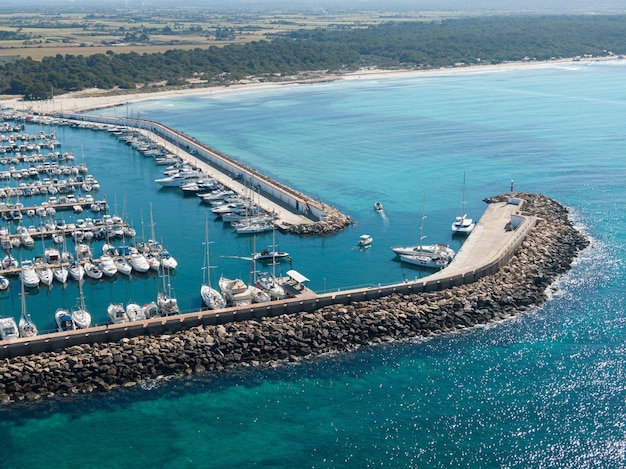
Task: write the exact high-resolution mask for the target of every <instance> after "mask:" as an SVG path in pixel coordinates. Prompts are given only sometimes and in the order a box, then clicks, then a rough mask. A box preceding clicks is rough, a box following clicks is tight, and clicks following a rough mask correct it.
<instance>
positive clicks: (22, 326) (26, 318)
mask: <svg viewBox="0 0 626 469" xmlns="http://www.w3.org/2000/svg"><path fill="white" fill-rule="evenodd" d="M20 289H21V291H20V293H21V295H22V315H21V316H20V321H19V323H18V329H19V333H20V336H21V337H35V336H36V335H37V334H39V331H38V330H37V326H35V323H34V322H33V320H32V319H31V317H30V314H28V313H27V312H26V292H25V291H24V282H22V281H20Z"/></svg>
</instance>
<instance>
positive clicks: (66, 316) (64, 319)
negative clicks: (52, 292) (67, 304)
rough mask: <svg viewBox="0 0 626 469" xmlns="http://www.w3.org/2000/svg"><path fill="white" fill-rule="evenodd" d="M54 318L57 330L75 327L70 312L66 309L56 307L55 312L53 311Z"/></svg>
mask: <svg viewBox="0 0 626 469" xmlns="http://www.w3.org/2000/svg"><path fill="white" fill-rule="evenodd" d="M54 319H55V321H56V323H57V330H58V331H59V332H66V331H73V330H75V329H76V324H75V323H74V320H73V319H72V316H71V314H70V313H69V311H68V310H66V309H63V308H59V309H57V311H56V313H54Z"/></svg>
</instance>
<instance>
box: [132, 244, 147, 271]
mask: <svg viewBox="0 0 626 469" xmlns="http://www.w3.org/2000/svg"><path fill="white" fill-rule="evenodd" d="M128 262H129V263H130V265H131V267H132V268H133V270H136V271H137V272H147V271H148V270H150V264H148V261H147V260H146V258H145V257H144V255H143V254H141V253H140V252H139V251H137V249H133V248H131V252H130V259H129V261H128Z"/></svg>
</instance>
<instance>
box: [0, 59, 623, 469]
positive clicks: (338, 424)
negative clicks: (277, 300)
mask: <svg viewBox="0 0 626 469" xmlns="http://www.w3.org/2000/svg"><path fill="white" fill-rule="evenodd" d="M625 71H626V63H624V62H622V61H614V62H610V63H597V64H567V65H561V66H555V67H545V68H527V69H511V70H505V71H501V72H483V73H462V74H456V73H455V74H451V75H448V76H430V77H429V76H422V77H409V78H407V77H404V78H397V79H384V80H376V79H365V78H363V79H360V80H353V81H344V82H336V83H327V84H315V85H302V86H284V87H278V88H274V89H271V90H248V91H245V90H244V91H237V92H229V93H207V94H206V95H203V96H200V97H199V96H194V97H189V98H180V97H177V98H172V99H159V100H151V101H145V102H143V103H137V104H133V105H130V106H128V108H124V107H122V108H114V109H110V110H107V111H103V113H106V114H107V115H116V114H117V115H128V114H131V115H139V116H140V117H142V118H148V119H154V120H158V121H162V122H164V123H165V124H167V125H170V126H172V127H175V128H177V129H180V130H182V131H184V132H186V133H188V134H190V135H192V136H194V137H196V138H198V139H200V140H202V141H204V142H206V143H208V144H210V145H211V146H213V147H215V148H218V149H219V150H221V151H224V152H226V153H228V154H230V155H232V156H234V157H236V158H239V159H241V160H242V161H244V162H246V163H248V164H250V165H252V166H255V167H258V168H259V169H261V170H262V171H264V172H267V173H269V174H271V175H272V176H273V177H275V178H276V179H279V180H280V181H283V182H285V183H287V184H289V185H290V186H292V187H294V188H296V189H299V190H302V191H303V192H306V193H308V194H311V195H314V196H316V197H319V198H321V199H323V200H325V201H327V202H328V203H330V204H332V205H334V206H336V207H337V208H339V209H340V210H342V211H343V212H345V213H347V214H349V215H350V216H351V217H352V218H353V219H354V220H355V222H356V225H355V226H354V227H351V228H349V229H347V230H345V231H344V232H342V233H339V234H336V235H332V236H328V237H325V238H296V237H293V236H285V235H278V241H279V246H280V248H281V249H283V250H287V251H289V252H290V253H291V255H292V257H293V264H294V265H293V267H294V268H296V269H297V270H299V271H301V272H302V273H303V274H304V275H306V276H307V277H308V278H310V279H311V282H310V283H311V287H312V288H313V289H315V290H319V291H322V290H330V289H336V288H344V287H348V286H356V285H364V284H372V283H378V282H381V283H388V282H393V281H399V280H401V279H403V278H405V277H409V278H412V277H414V276H420V275H423V274H424V273H423V272H421V271H419V270H415V269H410V268H407V267H403V266H401V265H400V264H398V263H397V262H394V261H392V259H391V257H392V256H391V254H392V253H391V251H390V250H389V247H390V246H392V245H395V244H404V243H405V242H407V240H412V239H416V238H417V236H418V231H419V226H418V225H419V218H420V211H421V204H422V197H423V195H424V193H426V205H425V213H426V215H427V218H426V220H425V224H424V232H425V234H426V235H427V236H428V238H427V240H429V241H433V242H435V241H438V242H450V243H452V245H453V246H454V247H456V248H458V246H459V242H460V241H458V240H454V239H452V238H451V235H450V223H451V222H452V220H453V218H454V216H455V215H456V214H457V212H458V210H459V206H460V200H461V187H462V181H463V174H464V173H465V175H466V191H465V197H466V200H467V201H468V204H467V211H468V213H469V214H470V215H471V216H473V217H474V218H479V217H480V215H481V214H482V212H483V210H484V207H485V205H484V203H483V202H481V199H483V198H484V197H487V196H490V195H495V194H499V193H502V192H505V191H508V189H509V185H510V182H511V180H514V181H515V189H516V190H519V191H533V192H542V193H545V194H546V195H548V196H550V197H553V198H555V199H557V200H559V201H561V202H562V203H564V204H565V205H567V206H568V207H570V208H571V209H572V214H573V217H574V218H575V220H576V223H577V224H578V225H579V226H580V227H581V229H583V230H585V231H586V232H587V233H588V234H589V235H590V236H591V237H592V238H593V244H592V248H591V249H590V250H588V251H586V252H584V253H583V255H582V256H581V258H580V260H579V261H578V262H577V264H576V265H575V266H574V269H573V270H572V272H570V273H569V274H568V275H567V276H565V277H564V278H563V279H562V280H561V281H560V282H559V284H558V290H557V291H556V292H555V293H554V294H553V297H552V298H551V300H550V301H549V302H548V303H547V304H546V305H545V306H544V307H542V308H540V309H538V310H536V311H533V312H531V313H528V314H525V315H523V316H522V317H519V318H516V319H514V320H511V321H507V322H504V323H501V324H497V325H492V326H489V327H485V328H476V329H475V330H472V331H465V332H463V333H459V334H455V335H452V336H448V337H442V338H438V339H433V340H429V341H425V342H417V343H413V342H407V343H400V344H392V345H387V346H382V347H376V348H373V349H363V350H359V351H355V352H354V353H352V354H345V355H341V356H326V357H321V358H319V359H316V360H314V361H311V362H308V363H305V364H300V365H288V366H281V367H278V368H275V369H269V370H245V371H242V372H239V373H235V374H224V375H218V376H207V377H203V376H198V377H194V379H193V380H188V381H176V382H169V383H168V382H165V381H159V382H157V383H151V384H150V385H146V386H145V387H144V388H137V389H127V390H123V391H119V392H114V393H110V394H108V395H106V396H99V395H93V396H88V397H87V398H84V397H76V398H73V399H69V400H68V401H66V402H58V403H55V404H53V405H52V406H50V405H48V404H44V405H37V404H35V405H33V406H32V407H26V408H17V407H16V406H12V407H8V408H6V409H3V413H2V421H1V422H0V435H2V441H3V445H4V446H3V449H4V451H3V460H2V466H3V467H18V466H19V467H23V466H30V467H42V466H43V465H44V464H45V465H46V466H59V467H63V466H65V467H87V466H89V467H92V466H94V465H97V466H104V467H122V466H128V465H130V466H132V467H136V466H140V465H150V466H165V467H173V466H176V467H197V466H203V467H249V466H265V467H359V468H360V467H368V466H387V467H450V466H452V467H554V466H557V467H622V466H624V464H625V461H624V459H625V451H626V438H625V434H624V425H625V423H626V409H625V385H626V382H625V378H624V371H625V370H624V365H623V363H625V358H626V351H625V348H624V345H623V344H624V338H625V332H624V328H625V324H626V321H625V317H624V311H625V308H624V291H626V285H625V279H626V273H625V271H624V265H623V262H622V259H623V258H624V234H623V233H624V231H625V229H624V228H625V227H626V222H625V221H624V215H623V214H624V206H625V204H626V193H625V191H624V184H625V183H624V181H625V180H626V178H625V176H626V174H625V166H626V163H625V160H624V148H625V147H626V146H625V145H624V144H625V142H626V138H625V137H624V122H625V117H626V86H625V85H624V80H623V76H624V72H625ZM58 135H59V138H60V139H61V140H62V141H63V142H64V149H65V150H70V149H73V151H74V152H75V153H76V154H77V155H81V154H82V153H84V155H85V161H86V163H87V165H88V166H89V168H90V171H91V172H92V173H93V174H94V175H95V176H96V177H97V178H98V180H99V181H100V182H101V184H102V189H101V190H100V194H99V195H106V197H107V200H108V201H109V205H110V206H111V207H112V211H114V210H113V207H114V206H115V205H117V207H118V209H117V212H119V213H121V212H122V210H123V206H125V208H126V210H125V211H126V212H127V213H128V216H129V218H130V219H132V221H133V223H134V225H135V226H136V227H137V228H138V230H139V231H141V228H140V220H141V219H143V220H144V224H145V226H146V230H149V228H147V227H148V224H149V222H148V220H149V214H148V213H149V207H150V204H151V203H152V207H153V217H154V221H155V231H156V235H157V237H159V238H162V239H163V242H164V244H166V245H168V247H169V248H170V250H171V251H172V253H173V254H174V256H176V257H177V259H178V260H179V264H180V267H179V269H178V272H177V273H176V275H175V276H173V277H172V279H171V283H172V286H173V287H174V289H175V291H176V294H177V297H178V298H179V301H180V302H181V304H182V305H183V307H184V308H186V309H193V308H197V307H199V294H198V293H199V292H198V291H197V290H198V286H199V282H200V281H201V272H200V267H201V264H202V244H201V243H202V241H203V238H204V208H203V207H202V206H201V205H199V203H198V202H197V200H195V199H193V198H183V197H182V196H180V195H179V194H178V193H176V192H175V191H164V190H157V189H158V187H157V186H156V185H155V184H154V182H153V180H154V178H156V177H157V176H158V174H159V173H158V168H156V167H155V166H153V165H152V164H151V163H150V162H149V161H148V160H147V159H145V158H144V157H142V156H140V155H139V154H135V153H134V152H133V151H132V150H130V149H129V148H128V147H127V146H125V145H123V144H121V143H120V142H118V141H117V140H115V139H114V138H113V137H112V136H110V135H108V134H106V133H104V132H96V131H85V130H74V129H69V128H61V129H59V130H58ZM376 200H379V201H381V202H382V203H383V204H384V206H385V216H384V217H381V216H380V214H377V213H375V212H374V210H373V208H372V205H373V203H374V202H375V201H376ZM210 231H211V240H212V241H214V244H212V259H213V262H212V264H216V265H217V266H218V267H217V269H216V270H215V271H214V274H215V275H214V277H215V279H216V277H217V275H219V274H220V273H224V274H225V275H230V276H235V275H240V276H242V277H244V278H246V277H247V275H248V272H249V268H250V266H249V262H248V261H247V260H246V259H245V257H246V256H249V253H250V252H252V242H253V240H252V239H251V238H243V237H237V236H236V235H234V234H233V233H232V231H231V230H229V229H227V228H224V227H223V226H222V224H221V222H215V223H212V224H211V228H210ZM362 233H369V234H371V235H372V236H373V237H374V243H373V245H372V247H371V248H370V249H368V250H367V251H365V252H361V251H359V250H358V249H356V248H355V244H356V241H357V239H358V236H359V235H360V234H362ZM256 243H257V245H259V244H261V245H266V244H269V243H271V234H269V235H265V236H260V237H257V239H256ZM193 246H196V247H197V248H196V249H193V248H191V249H190V247H193ZM157 281H158V279H156V278H148V279H145V278H144V279H133V280H131V281H121V280H118V281H116V282H102V283H99V284H87V288H86V291H85V293H86V295H87V303H88V306H90V307H91V308H92V309H94V310H97V308H98V307H99V308H103V307H105V306H103V303H106V302H107V301H108V300H109V298H112V297H116V298H118V297H119V298H121V299H122V300H123V299H124V298H126V297H132V299H134V300H136V301H145V298H148V297H150V296H151V295H152V294H153V291H154V288H155V283H156V282H157ZM76 296H77V290H76V286H75V285H74V284H70V285H68V286H67V287H66V288H65V289H61V288H60V287H59V286H58V285H56V286H55V287H53V288H52V290H51V291H49V292H48V291H45V290H43V289H40V291H38V292H34V293H33V294H32V295H29V298H28V302H29V303H28V304H29V309H31V308H30V306H31V305H32V307H33V308H37V311H36V312H34V311H33V315H35V314H38V315H39V316H38V317H36V319H37V320H38V322H39V321H45V320H46V318H50V315H51V314H53V311H54V309H55V308H56V307H57V305H58V302H59V300H62V301H67V302H69V303H70V305H71V304H73V302H74V301H75V297H76ZM17 298H18V297H17V294H16V292H15V288H13V286H12V291H11V292H10V293H9V294H8V298H5V299H3V300H2V301H1V302H0V305H1V307H2V308H3V313H5V314H6V312H7V311H11V312H16V313H18V312H19V301H18V299H17ZM102 319H104V312H103V311H102ZM48 322H50V321H49V319H48ZM31 444H35V445H36V448H37V450H36V451H33V452H26V454H24V451H23V450H24V448H25V447H27V446H28V445H31Z"/></svg>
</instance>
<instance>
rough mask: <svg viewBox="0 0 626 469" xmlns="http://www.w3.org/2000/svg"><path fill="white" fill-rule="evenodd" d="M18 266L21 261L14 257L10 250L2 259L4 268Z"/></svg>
mask: <svg viewBox="0 0 626 469" xmlns="http://www.w3.org/2000/svg"><path fill="white" fill-rule="evenodd" d="M18 267H19V263H18V262H17V259H16V258H15V257H13V256H12V255H11V253H10V252H9V253H8V254H7V255H6V256H4V258H3V259H2V268H3V269H5V270H9V269H17V268H18Z"/></svg>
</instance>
